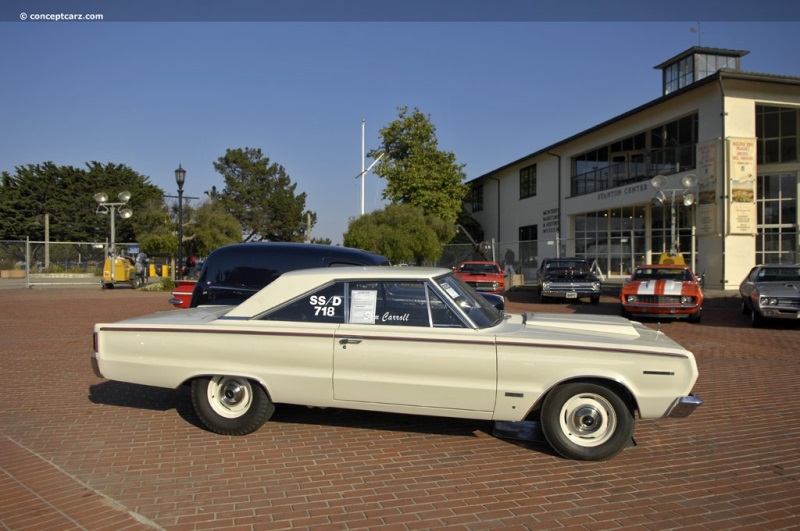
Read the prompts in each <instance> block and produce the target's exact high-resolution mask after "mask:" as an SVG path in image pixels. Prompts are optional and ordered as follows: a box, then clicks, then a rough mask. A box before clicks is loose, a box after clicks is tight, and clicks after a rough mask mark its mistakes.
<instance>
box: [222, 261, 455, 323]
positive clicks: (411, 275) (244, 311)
mask: <svg viewBox="0 0 800 531" xmlns="http://www.w3.org/2000/svg"><path fill="white" fill-rule="evenodd" d="M448 273H450V274H452V271H451V270H450V269H444V268H440V267H401V266H345V267H321V268H313V269H298V270H295V271H289V272H288V273H284V274H283V275H281V276H279V277H278V278H277V279H275V281H274V282H272V283H271V284H269V285H267V286H266V287H264V288H263V289H262V290H261V291H259V292H258V293H256V294H255V295H253V296H252V297H250V298H249V299H247V300H245V301H244V302H242V303H241V304H240V305H239V306H237V307H236V308H234V309H233V310H231V312H229V313H228V316H229V317H250V316H252V315H255V314H257V313H260V312H263V311H265V310H267V309H269V308H273V307H275V306H277V305H279V304H282V303H284V302H286V301H288V300H291V299H294V298H295V297H299V296H300V295H302V294H303V293H307V292H308V291H310V290H313V289H315V288H317V287H319V286H322V285H324V284H327V283H329V282H335V281H347V280H375V281H377V280H401V281H402V280H408V281H411V280H425V279H430V278H434V277H438V276H441V275H444V274H448Z"/></svg>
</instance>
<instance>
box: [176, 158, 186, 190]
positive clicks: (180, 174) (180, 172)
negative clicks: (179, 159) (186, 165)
mask: <svg viewBox="0 0 800 531" xmlns="http://www.w3.org/2000/svg"><path fill="white" fill-rule="evenodd" d="M175 182H176V183H178V189H179V190H181V189H183V183H184V182H186V170H184V169H183V166H181V165H180V164H178V169H177V170H175Z"/></svg>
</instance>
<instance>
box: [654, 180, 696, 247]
mask: <svg viewBox="0 0 800 531" xmlns="http://www.w3.org/2000/svg"><path fill="white" fill-rule="evenodd" d="M668 183H669V181H668V179H667V178H666V177H664V176H663V175H656V176H655V177H653V178H652V179H651V180H650V184H651V185H653V188H655V189H656V190H658V192H656V195H654V196H653V204H654V205H655V206H663V205H664V203H666V202H669V205H670V240H671V241H670V250H669V254H670V255H671V256H677V255H678V251H679V250H680V245H679V243H678V238H677V211H676V210H675V202H676V201H677V200H678V199H679V198H680V199H681V200H682V202H683V206H686V207H689V206H692V205H693V204H694V201H695V194H694V192H692V190H691V188H694V187H695V186H697V176H696V175H694V174H692V173H689V174H687V175H684V176H683V178H681V186H683V188H669V189H667V188H664V187H665V186H666V185H667V184H668ZM667 194H669V195H667Z"/></svg>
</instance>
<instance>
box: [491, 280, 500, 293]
mask: <svg viewBox="0 0 800 531" xmlns="http://www.w3.org/2000/svg"><path fill="white" fill-rule="evenodd" d="M498 289H500V283H499V282H496V281H495V282H492V290H494V291H497V290H498Z"/></svg>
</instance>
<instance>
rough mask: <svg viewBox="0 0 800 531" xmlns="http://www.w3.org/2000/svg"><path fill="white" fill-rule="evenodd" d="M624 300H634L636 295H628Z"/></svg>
mask: <svg viewBox="0 0 800 531" xmlns="http://www.w3.org/2000/svg"><path fill="white" fill-rule="evenodd" d="M626 300H627V301H628V302H636V295H628V297H627V299H626Z"/></svg>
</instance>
